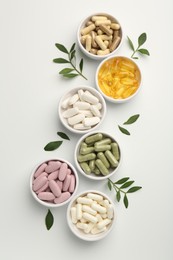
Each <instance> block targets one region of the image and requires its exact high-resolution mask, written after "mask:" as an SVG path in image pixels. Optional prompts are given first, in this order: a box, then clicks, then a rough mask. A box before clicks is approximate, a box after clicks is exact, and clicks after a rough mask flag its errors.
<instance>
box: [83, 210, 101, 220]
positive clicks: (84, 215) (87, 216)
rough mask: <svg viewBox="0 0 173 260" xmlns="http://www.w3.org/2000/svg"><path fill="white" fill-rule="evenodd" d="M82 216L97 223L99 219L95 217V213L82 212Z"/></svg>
mask: <svg viewBox="0 0 173 260" xmlns="http://www.w3.org/2000/svg"><path fill="white" fill-rule="evenodd" d="M82 217H83V218H84V219H86V220H88V221H90V222H92V223H97V222H98V219H97V218H96V217H94V216H93V215H91V214H89V213H87V212H84V213H83V214H82Z"/></svg>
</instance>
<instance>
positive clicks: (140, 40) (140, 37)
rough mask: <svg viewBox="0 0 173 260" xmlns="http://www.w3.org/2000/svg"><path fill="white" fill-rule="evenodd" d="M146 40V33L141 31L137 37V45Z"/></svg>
mask: <svg viewBox="0 0 173 260" xmlns="http://www.w3.org/2000/svg"><path fill="white" fill-rule="evenodd" d="M146 40H147V35H146V33H142V34H141V35H140V36H139V38H138V47H140V46H141V45H143V44H144V42H146Z"/></svg>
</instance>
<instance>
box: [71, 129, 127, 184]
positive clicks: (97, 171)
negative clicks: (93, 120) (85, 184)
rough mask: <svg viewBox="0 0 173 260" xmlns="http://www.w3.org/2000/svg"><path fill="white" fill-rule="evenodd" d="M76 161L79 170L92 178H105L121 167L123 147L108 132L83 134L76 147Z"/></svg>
mask: <svg viewBox="0 0 173 260" xmlns="http://www.w3.org/2000/svg"><path fill="white" fill-rule="evenodd" d="M74 154H75V163H76V167H77V169H78V170H79V172H80V173H81V174H82V175H84V176H85V177H86V178H89V179H92V180H104V179H107V178H109V177H111V176H112V175H113V174H114V173H115V172H117V170H118V169H119V166H120V163H121V157H122V153H121V148H120V145H119V143H118V142H117V140H116V139H115V138H114V137H113V136H112V135H110V134H108V133H106V132H99V131H93V132H90V133H87V134H85V135H84V136H82V137H81V138H80V139H79V141H78V143H77V144H76V148H75V153H74Z"/></svg>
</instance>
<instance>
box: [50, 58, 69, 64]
mask: <svg viewBox="0 0 173 260" xmlns="http://www.w3.org/2000/svg"><path fill="white" fill-rule="evenodd" d="M53 62H55V63H69V61H68V60H66V59H63V58H57V59H54V60H53Z"/></svg>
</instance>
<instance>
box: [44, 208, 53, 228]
mask: <svg viewBox="0 0 173 260" xmlns="http://www.w3.org/2000/svg"><path fill="white" fill-rule="evenodd" d="M53 223H54V217H53V215H52V213H51V211H50V209H48V212H47V215H46V218H45V224H46V228H47V230H49V229H50V228H51V227H52V226H53Z"/></svg>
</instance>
